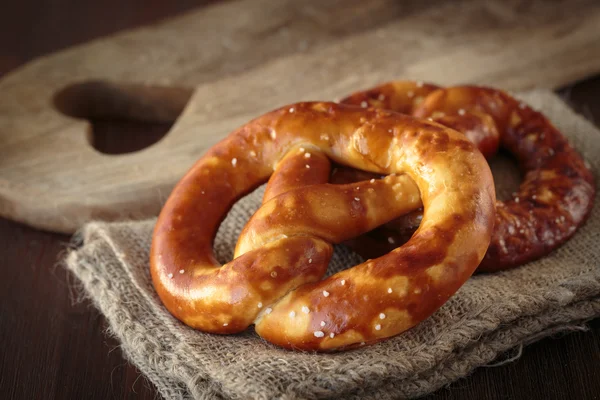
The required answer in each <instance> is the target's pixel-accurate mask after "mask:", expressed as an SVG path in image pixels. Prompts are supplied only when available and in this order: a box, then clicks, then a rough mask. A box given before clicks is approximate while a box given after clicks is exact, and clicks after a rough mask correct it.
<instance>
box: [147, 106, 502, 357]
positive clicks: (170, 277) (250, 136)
mask: <svg viewBox="0 0 600 400" xmlns="http://www.w3.org/2000/svg"><path fill="white" fill-rule="evenodd" d="M299 154H303V155H302V156H301V157H299ZM307 154H310V155H308V156H307ZM328 159H331V160H333V161H334V162H337V163H341V164H345V165H348V166H351V167H353V168H357V169H362V170H366V171H371V172H375V173H379V174H386V175H388V174H389V175H390V176H388V177H386V178H384V179H381V180H377V181H373V182H371V181H368V182H364V185H361V186H360V187H359V188H358V189H356V187H355V186H356V185H351V186H348V185H331V184H319V183H318V182H322V181H323V176H325V177H326V176H327V175H328V168H329V165H328V163H329V161H328ZM301 162H304V168H302V164H301ZM290 165H299V166H300V168H291V169H290V168H289V166H290ZM286 168H287V169H286ZM319 168H321V169H322V172H321V173H317V174H316V176H317V178H315V183H316V184H313V185H310V186H303V187H300V188H296V189H291V190H287V189H286V188H285V187H284V186H285V183H281V182H279V183H278V182H277V179H275V180H274V181H272V182H270V184H269V186H270V188H269V187H268V188H267V190H266V192H265V196H266V201H265V203H264V204H263V205H262V206H261V207H260V208H259V210H258V211H257V212H256V213H255V214H254V216H253V217H252V218H251V219H250V221H249V222H248V224H247V226H246V227H245V229H244V231H243V233H242V235H241V236H240V239H239V241H238V245H237V247H236V254H235V256H234V259H233V260H232V261H231V262H229V263H227V264H225V265H224V266H221V265H219V264H218V263H217V261H216V260H215V258H214V255H213V251H212V243H213V239H214V236H215V233H216V230H217V228H218V226H219V223H220V222H221V220H222V219H223V217H224V216H225V214H226V213H227V211H228V210H229V208H230V207H231V205H232V204H233V203H234V202H235V201H236V200H237V199H239V198H240V197H241V196H243V195H244V194H246V193H248V192H250V191H251V190H253V189H254V188H256V187H257V186H258V185H260V184H262V183H264V182H265V181H266V180H267V179H268V178H269V176H270V175H271V174H273V172H274V170H278V171H277V173H278V174H282V176H283V175H285V174H287V175H288V176H289V177H292V178H293V177H294V174H295V173H294V170H295V171H296V173H297V174H301V173H302V171H306V170H311V171H312V170H313V169H319ZM279 169H280V170H279ZM281 185H284V186H281ZM415 185H416V187H418V189H419V190H418V191H417V195H411V194H409V193H411V192H413V191H412V190H411V189H410V188H411V187H415ZM419 191H420V196H419V195H418V192H419ZM269 193H271V195H269ZM270 196H271V197H270ZM419 198H421V199H422V204H423V207H424V214H423V222H422V224H421V226H420V228H419V229H418V230H417V232H416V233H415V234H414V236H413V237H412V238H411V240H410V241H409V242H408V243H406V244H405V245H404V246H402V247H399V248H397V249H395V250H394V251H392V252H390V253H389V254H387V255H385V256H383V257H380V258H377V259H374V260H369V261H367V262H365V263H363V264H360V265H357V266H355V267H353V268H350V269H347V270H344V271H341V272H339V273H337V274H335V275H333V276H331V277H329V278H327V279H325V280H321V279H322V277H323V275H324V274H325V271H326V268H327V264H328V262H329V259H330V257H331V253H332V243H339V242H341V241H343V240H345V239H347V238H348V237H350V236H351V235H357V234H360V233H363V232H366V231H368V230H370V229H373V228H374V227H375V226H377V225H379V224H381V223H383V222H386V221H389V220H391V219H393V218H395V217H397V216H399V215H401V214H403V213H405V212H407V211H408V210H407V209H408V208H414V207H415V206H416V203H420V202H421V201H420V200H419ZM494 204H495V192H494V186H493V179H492V175H491V171H490V170H489V167H488V165H487V163H486V161H485V159H484V158H483V156H482V155H481V153H480V152H479V151H477V150H476V148H475V147H474V146H473V144H472V143H471V142H469V141H468V140H466V139H465V138H464V136H463V135H461V134H460V133H458V132H456V131H454V130H451V129H448V128H445V127H443V126H441V125H438V124H434V123H429V122H427V121H422V120H417V119H414V118H411V117H407V116H402V115H399V114H395V113H390V112H387V111H382V110H372V109H371V110H363V109H360V108H356V107H350V106H344V105H338V104H335V103H299V104H294V105H291V106H288V107H285V108H282V109H278V110H275V111H273V112H270V113H268V114H265V115H263V116H262V117H259V118H257V119H255V120H253V121H251V122H250V123H248V124H246V125H245V126H243V127H241V128H239V129H238V130H236V131H235V132H233V133H232V134H230V135H229V136H228V137H227V138H226V139H224V140H223V141H221V142H220V143H219V144H217V145H216V146H214V147H213V148H211V149H210V150H209V151H208V152H207V153H206V154H205V155H204V156H203V157H202V158H201V159H200V160H199V161H198V162H197V163H196V164H195V165H194V166H193V167H192V169H191V170H190V171H189V172H188V173H187V174H186V175H185V176H184V177H183V179H182V180H181V181H180V182H179V183H178V184H177V185H176V187H175V188H174V190H173V192H172V194H171V195H170V197H169V199H168V200H167V202H166V204H165V206H164V208H163V210H162V212H161V213H160V216H159V218H158V221H157V224H156V227H155V230H154V234H153V241H152V248H151V259H150V265H151V274H152V279H153V283H154V286H155V288H156V290H157V293H158V295H159V296H160V298H161V300H162V302H163V303H164V305H165V306H166V307H167V309H168V310H169V311H170V312H171V313H172V314H173V315H174V316H176V317H177V318H179V319H180V320H181V321H183V322H184V323H186V324H187V325H189V326H191V327H194V328H197V329H200V330H203V331H206V332H214V333H235V332H240V331H242V330H244V329H246V328H247V327H248V326H249V325H251V324H252V323H255V325H256V331H257V332H258V334H259V335H260V336H262V337H263V338H265V339H266V340H268V341H270V342H272V343H274V344H277V345H280V346H283V347H286V348H294V349H303V350H319V351H324V350H334V349H343V348H347V347H352V346H355V345H358V344H360V343H363V342H364V343H373V342H376V341H379V340H382V339H384V338H388V337H390V336H394V335H397V334H399V333H401V332H402V331H404V330H406V329H408V328H410V327H412V326H414V325H415V324H417V323H419V322H420V321H422V320H423V319H425V318H427V317H428V316H429V315H431V314H432V313H433V312H434V311H435V310H437V309H438V308H439V307H440V306H441V305H442V304H443V303H444V302H445V301H446V300H447V299H448V298H449V297H450V296H452V295H453V294H454V293H455V292H456V290H457V289H458V288H459V287H460V286H461V285H462V284H463V283H464V282H465V281H466V280H467V279H468V278H469V277H470V276H471V274H472V272H473V271H474V270H475V268H476V267H477V265H478V264H479V262H480V261H481V259H482V258H483V256H484V254H485V251H486V249H487V246H488V243H489V240H490V236H491V232H492V226H493V219H494V214H495V210H494Z"/></svg>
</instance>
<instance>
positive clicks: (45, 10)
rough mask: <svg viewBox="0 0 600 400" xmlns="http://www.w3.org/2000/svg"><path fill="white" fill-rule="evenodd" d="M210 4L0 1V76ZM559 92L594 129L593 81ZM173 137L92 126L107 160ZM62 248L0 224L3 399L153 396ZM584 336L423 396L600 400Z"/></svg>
mask: <svg viewBox="0 0 600 400" xmlns="http://www.w3.org/2000/svg"><path fill="white" fill-rule="evenodd" d="M209 2H210V1H206V0H205V1H192V0H184V1H178V2H163V1H159V0H146V1H145V2H141V1H140V2H139V4H136V2H129V3H128V4H127V5H123V4H121V3H122V2H121V1H120V0H105V1H102V2H93V1H81V0H77V1H76V0H54V1H50V0H40V1H35V2H34V1H33V0H26V1H20V2H5V3H7V4H3V5H2V6H1V7H0V9H1V8H5V10H0V26H2V27H3V28H4V29H3V34H2V35H0V76H2V75H3V74H5V73H7V72H9V71H10V70H12V69H14V68H16V67H18V66H19V65H22V64H23V63H25V62H27V61H29V60H31V59H33V58H34V57H37V56H39V55H42V54H46V53H48V52H51V51H55V50H59V49H62V48H64V47H67V46H71V45H74V44H77V43H82V42H85V41H87V40H90V39H92V38H95V37H98V36H102V35H106V34H109V33H113V32H115V31H118V30H121V29H126V28H131V27H135V26H138V25H141V24H146V23H150V22H154V21H156V20H158V19H162V18H164V17H167V16H171V15H175V14H176V13H179V12H183V11H186V10H189V9H191V8H192V7H196V6H203V5H205V4H206V3H209ZM34 3H35V4H34ZM6 8H8V9H7V10H6ZM559 93H560V94H561V95H563V96H564V97H565V98H566V99H567V100H568V101H569V102H570V103H571V104H572V105H573V107H574V108H575V109H576V110H578V111H579V112H581V113H583V114H584V115H585V116H586V117H588V118H590V119H591V120H594V121H596V122H598V121H600V103H598V102H597V101H595V99H596V98H597V97H598V96H599V95H600V76H597V77H593V78H591V79H588V80H586V81H583V82H579V83H576V84H573V85H570V86H568V87H566V88H563V89H561V90H560V91H559ZM168 128H169V127H168V126H165V125H143V124H133V123H123V122H102V123H100V122H98V123H96V124H95V131H96V143H95V146H96V148H98V149H101V150H102V151H105V152H108V153H118V152H124V151H130V150H134V149H137V148H142V147H144V146H145V145H146V144H150V143H152V142H154V141H155V140H156V139H157V138H158V137H160V136H161V135H163V134H164V133H165V132H166V131H167V130H168ZM69 240H70V238H69V237H67V236H64V235H59V234H53V233H48V232H41V231H37V230H34V229H31V228H29V227H26V226H23V225H20V224H17V223H14V222H11V221H8V220H5V219H1V218H0V243H2V245H1V246H0V268H1V269H2V275H1V276H2V278H1V279H0V343H1V345H2V347H3V349H2V351H0V398H2V399H38V398H44V399H83V398H85V399H111V398H123V399H125V398H127V399H129V398H132V399H133V398H135V399H154V398H156V397H157V393H156V391H155V389H154V388H153V386H152V384H151V383H149V382H148V381H146V380H145V379H144V378H143V377H142V376H141V375H140V374H139V373H138V371H137V370H136V368H135V367H134V366H132V365H131V364H129V363H128V362H127V361H126V360H125V359H124V358H123V354H122V352H121V351H120V349H119V343H118V342H117V341H116V340H115V339H114V338H112V337H110V336H109V335H108V334H107V332H106V329H107V325H106V321H105V319H104V318H103V317H102V315H100V314H99V312H98V311H97V310H96V309H95V308H94V307H93V305H92V304H91V303H90V302H89V301H87V300H84V299H81V298H80V296H79V294H78V291H77V282H76V281H75V278H74V277H73V276H71V275H69V274H68V273H67V272H66V270H65V268H63V267H62V265H61V264H60V260H61V258H62V257H63V256H64V254H65V253H66V251H67V250H68V248H69ZM588 326H589V328H590V329H589V330H587V331H576V332H573V333H570V334H568V335H559V336H556V337H552V338H547V339H544V340H541V341H539V342H537V343H535V344H533V345H530V346H528V347H526V348H524V349H523V351H522V354H521V356H520V358H518V360H517V361H515V362H512V363H508V364H504V365H500V366H496V367H485V368H479V369H477V370H476V371H475V372H474V373H473V374H472V375H471V376H470V377H468V378H465V379H462V380H460V381H458V382H455V383H454V384H452V385H450V386H449V387H447V388H444V389H441V390H439V391H438V392H436V393H434V394H433V395H431V396H429V397H427V398H428V399H429V398H431V399H456V398H461V399H519V398H528V399H566V398H573V399H600V319H596V320H594V321H591V322H590V323H589V324H588ZM513 355H514V354H507V355H505V356H504V358H508V357H511V356H513ZM498 361H502V360H501V359H500V360H498Z"/></svg>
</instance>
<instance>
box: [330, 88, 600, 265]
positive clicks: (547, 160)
mask: <svg viewBox="0 0 600 400" xmlns="http://www.w3.org/2000/svg"><path fill="white" fill-rule="evenodd" d="M342 103H345V104H354V105H362V106H369V107H377V108H382V109H389V110H393V111H397V112H402V113H406V114H410V115H414V116H416V117H419V118H429V119H431V120H433V121H435V122H437V123H440V124H442V125H444V126H448V127H451V128H454V129H456V130H458V131H460V132H462V133H464V134H465V135H466V137H467V138H468V139H470V140H471V141H472V142H473V143H475V144H476V145H477V147H478V148H479V149H480V150H481V151H482V153H484V155H485V156H486V157H491V156H493V155H494V154H495V153H496V152H497V150H498V148H499V145H501V146H502V147H503V148H504V149H506V150H508V151H509V152H510V153H511V154H512V155H513V156H515V158H516V159H517V161H518V163H519V166H520V169H521V172H522V173H523V176H524V179H523V182H522V183H521V185H520V188H519V190H518V191H517V192H515V193H513V195H512V196H511V198H510V199H507V200H505V201H498V203H497V214H496V220H495V228H494V234H493V236H492V241H491V243H490V246H489V249H488V251H487V254H486V257H485V259H484V260H483V261H482V263H481V265H480V267H479V270H482V271H496V270H502V269H508V268H513V267H516V266H519V265H522V264H524V263H526V262H529V261H532V260H535V259H538V258H540V257H542V256H544V255H546V254H548V253H549V252H551V251H552V250H554V249H555V248H557V247H558V246H560V245H561V244H563V243H564V242H566V241H567V240H568V239H569V238H570V237H571V236H572V235H573V234H574V233H575V231H576V230H577V228H578V227H579V226H581V225H582V224H583V223H584V222H585V220H586V219H587V216H588V215H589V212H590V210H591V208H592V205H593V200H594V197H595V187H594V180H593V176H592V173H591V171H590V170H589V169H588V168H587V167H586V166H585V163H584V161H583V159H582V158H581V157H580V155H579V154H578V153H577V152H576V151H575V150H574V149H573V148H572V147H571V146H570V144H569V143H568V141H567V140H566V138H565V137H564V136H563V135H562V134H561V133H560V132H559V131H558V130H557V129H556V128H555V127H554V126H553V125H552V123H551V122H550V121H549V120H548V119H547V118H546V117H545V116H544V115H542V114H541V113H539V112H536V111H535V110H533V109H531V108H530V107H529V106H527V105H526V104H524V103H521V102H519V101H518V100H516V99H514V98H513V97H511V96H509V95H508V94H506V93H504V92H503V91H500V90H496V89H491V88H486V87H477V86H456V87H449V88H440V87H437V86H434V85H431V84H424V83H419V82H409V81H399V82H391V83H387V84H384V85H381V86H378V87H375V88H373V89H369V90H366V91H362V92H358V93H355V94H353V95H351V96H349V97H347V98H346V99H343V100H342ZM364 178H365V176H364V173H363V172H360V171H356V172H353V171H350V170H348V169H346V170H344V171H342V172H341V173H337V174H336V173H334V179H333V181H335V182H343V183H348V182H352V181H355V180H361V179H364ZM418 222H419V220H418V219H415V218H414V217H413V218H406V217H404V218H402V219H398V220H396V221H393V222H392V223H390V224H388V225H387V227H386V233H385V234H383V233H378V232H373V233H370V234H369V236H368V237H365V236H363V237H360V238H357V239H356V240H355V241H353V242H352V243H350V245H351V247H353V248H355V249H356V250H357V251H358V252H359V253H362V254H364V255H366V256H369V257H376V256H378V255H380V254H385V253H387V252H389V251H390V250H392V249H393V248H395V247H396V246H398V245H399V244H402V243H404V242H405V241H406V239H407V238H408V237H410V235H411V234H412V232H414V230H415V229H416V227H417V226H418ZM367 249H368V250H370V251H364V250H367Z"/></svg>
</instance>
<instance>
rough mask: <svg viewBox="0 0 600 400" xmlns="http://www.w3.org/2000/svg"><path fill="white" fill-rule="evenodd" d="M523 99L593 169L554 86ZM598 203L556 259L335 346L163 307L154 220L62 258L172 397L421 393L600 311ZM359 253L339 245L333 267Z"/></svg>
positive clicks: (599, 139)
mask: <svg viewBox="0 0 600 400" xmlns="http://www.w3.org/2000/svg"><path fill="white" fill-rule="evenodd" d="M520 97H522V98H523V99H524V100H525V101H527V102H528V103H529V104H531V105H532V106H534V107H536V108H538V109H540V110H542V111H543V112H545V113H546V115H548V116H549V117H550V118H551V119H552V121H553V122H554V123H555V124H556V125H557V126H558V128H559V129H561V130H562V131H563V132H564V133H565V135H567V136H568V137H569V138H570V140H571V142H572V144H573V145H574V146H575V147H576V148H578V149H579V150H580V151H581V153H582V154H583V155H584V157H585V158H586V159H587V160H588V161H589V162H590V164H591V165H592V168H593V169H594V171H595V174H596V177H597V176H598V171H600V132H598V131H597V130H596V129H595V128H594V126H593V125H592V124H591V123H589V122H588V121H586V120H585V119H584V118H582V117H580V116H577V115H576V114H575V113H574V112H573V111H572V110H570V109H569V108H568V107H567V106H566V105H565V104H564V103H563V102H562V101H561V100H560V99H558V98H557V97H556V96H554V95H553V94H551V93H549V92H542V91H536V92H530V93H525V94H522V95H521V96H520ZM497 169H498V168H496V170H495V174H496V173H497V172H498V171H497ZM496 178H497V179H498V176H496ZM596 180H597V181H598V179H597V178H596ZM597 184H598V183H597ZM499 186H501V185H499ZM259 192H260V190H259V191H257V192H255V193H254V194H252V195H250V196H248V197H246V198H245V199H243V200H242V201H240V202H239V203H238V204H237V205H236V206H235V207H234V209H233V210H232V211H231V212H230V214H229V216H228V218H227V219H226V220H225V221H224V222H223V224H222V226H221V229H220V231H219V234H218V236H217V240H216V245H215V247H216V252H217V254H218V257H219V258H220V259H221V261H227V259H228V258H229V257H231V254H232V249H233V247H234V245H235V242H236V238H237V236H238V233H239V231H240V229H241V228H242V226H243V225H244V223H245V221H246V220H247V218H248V217H249V216H250V215H251V214H252V212H253V211H254V210H255V209H256V208H257V206H258V204H259V203H260V193H259ZM597 202H598V201H596V204H595V207H594V210H593V212H592V215H591V217H590V219H589V221H588V222H587V224H586V225H585V226H584V227H582V228H581V229H580V230H579V231H578V233H577V234H576V235H575V237H574V238H573V239H572V240H571V241H569V242H568V243H567V244H566V245H564V246H562V247H561V248H560V249H559V250H557V251H555V252H553V253H552V254H551V255H549V256H548V257H545V258H544V259H542V260H540V261H537V262H534V263H530V264H528V265H526V266H524V267H521V268H517V269H515V270H512V271H508V272H503V273H497V274H493V275H476V276H474V277H472V278H471V279H470V280H469V281H468V282H467V283H466V284H465V285H464V286H463V287H462V288H461V289H460V291H459V292H458V293H457V294H456V295H455V296H454V297H452V298H451V299H450V301H448V302H447V303H446V304H445V305H444V306H443V307H442V308H441V309H440V310H439V311H438V312H436V313H435V314H434V315H433V316H432V317H431V318H429V319H427V320H426V321H424V322H422V323H421V324H419V325H418V326H417V327H415V328H413V329H412V330H410V331H408V332H406V333H404V334H402V335H400V336H398V337H395V338H393V339H390V340H387V341H385V342H383V343H380V344H377V345H374V346H367V347H364V348H361V349H358V350H354V351H349V352H344V353H339V354H313V353H299V352H290V351H286V350H282V349H280V348H276V347H274V346H272V345H270V344H269V343H267V342H265V341H263V340H262V339H260V338H259V337H258V336H257V335H256V334H255V333H254V331H253V330H252V329H249V330H248V331H247V332H245V333H243V334H239V335H233V336H217V335H210V334H204V333H202V332H197V331H194V330H192V329H190V328H187V327H186V326H184V325H182V324H181V323H179V322H178V321H177V320H175V319H174V318H173V317H172V316H171V315H170V314H169V313H168V312H167V311H166V310H165V309H164V308H163V307H162V306H161V303H160V301H159V299H158V297H157V295H156V293H155V292H154V289H153V287H152V283H151V280H150V276H149V272H148V251H149V247H150V242H151V231H152V227H153V225H154V222H155V220H154V219H152V220H148V221H143V222H123V223H100V222H97V223H90V224H88V225H87V226H85V227H84V228H83V229H82V231H81V232H80V235H79V240H82V246H81V247H79V248H78V249H76V250H73V251H72V252H71V253H70V254H69V255H68V257H67V262H66V264H67V266H68V268H69V269H70V270H71V271H72V272H73V273H74V274H75V275H76V276H77V277H78V278H79V280H80V281H81V283H82V286H83V288H84V293H85V294H86V295H87V296H88V297H89V298H90V299H91V300H92V301H93V302H94V304H95V305H96V306H97V307H98V308H99V309H100V310H101V311H102V313H104V315H105V316H106V318H107V320H108V323H109V325H110V332H111V334H113V335H114V336H116V337H117V338H118V339H119V340H120V341H121V342H122V349H123V351H124V353H125V355H126V356H127V358H128V359H129V360H130V361H131V362H132V363H133V364H134V365H135V366H136V367H138V368H139V370H140V371H142V372H143V373H144V374H145V375H146V376H147V377H148V378H149V379H150V380H151V381H152V382H153V383H154V385H156V387H157V389H158V390H159V392H160V393H161V394H162V395H163V396H164V397H165V398H167V399H187V398H236V399H239V398H244V399H247V398H257V399H271V398H282V399H291V398H359V397H360V398H363V397H364V398H374V399H375V398H376V399H388V398H404V397H414V396H419V395H424V394H426V393H429V392H432V391H434V390H436V389H438V388H440V387H441V386H443V385H445V384H448V383H450V382H452V381H454V380H456V379H458V378H461V377H464V376H466V375H468V374H469V373H470V372H472V371H473V370H474V369H475V368H476V367H478V366H482V365H485V364H488V363H490V362H492V361H493V360H494V359H496V357H497V356H498V355H499V354H501V353H503V352H506V351H507V350H509V349H513V348H519V347H520V346H522V345H524V344H527V343H530V342H532V341H534V340H538V339H540V338H542V337H544V336H547V335H549V334H553V333H555V332H557V331H561V330H566V329H567V330H568V329H572V328H573V327H578V326H581V324H583V323H584V322H585V321H586V320H588V319H590V318H594V317H597V316H600V265H599V264H600V210H599V208H598V204H597ZM358 261H359V258H358V257H357V256H356V255H354V254H351V253H350V252H349V251H348V250H347V249H345V248H343V247H341V246H340V247H339V248H338V249H337V250H336V254H335V257H334V259H333V260H332V262H331V268H330V272H333V271H335V270H339V269H342V268H347V267H348V266H351V265H354V264H356V263H357V262H358Z"/></svg>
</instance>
